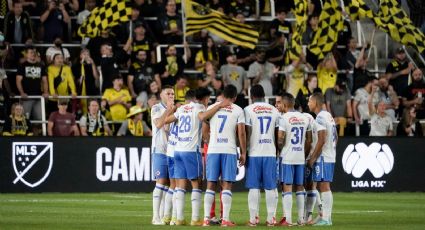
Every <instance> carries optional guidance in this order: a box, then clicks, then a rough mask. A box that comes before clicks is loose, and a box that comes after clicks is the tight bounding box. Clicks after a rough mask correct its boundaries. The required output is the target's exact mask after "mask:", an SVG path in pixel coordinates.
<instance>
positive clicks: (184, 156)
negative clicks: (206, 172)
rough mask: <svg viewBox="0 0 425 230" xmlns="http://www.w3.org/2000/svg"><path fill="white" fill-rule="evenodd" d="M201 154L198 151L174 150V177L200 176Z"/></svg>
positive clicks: (201, 169) (196, 177)
mask: <svg viewBox="0 0 425 230" xmlns="http://www.w3.org/2000/svg"><path fill="white" fill-rule="evenodd" d="M202 171H203V168H202V156H201V153H199V152H178V151H175V152H174V178H176V179H189V180H194V179H198V178H202Z"/></svg>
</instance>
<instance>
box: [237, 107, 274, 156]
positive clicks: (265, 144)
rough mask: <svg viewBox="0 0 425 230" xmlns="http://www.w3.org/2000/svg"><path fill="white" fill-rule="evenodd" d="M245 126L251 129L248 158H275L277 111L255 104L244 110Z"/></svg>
mask: <svg viewBox="0 0 425 230" xmlns="http://www.w3.org/2000/svg"><path fill="white" fill-rule="evenodd" d="M244 112H245V124H246V125H247V126H250V127H251V134H250V135H251V136H250V137H248V138H249V156H273V157H275V156H276V145H275V128H276V127H278V126H279V118H280V114H279V111H278V110H277V109H276V108H275V107H274V106H272V105H270V104H268V103H265V102H256V103H253V104H251V105H249V106H248V107H246V108H245V109H244Z"/></svg>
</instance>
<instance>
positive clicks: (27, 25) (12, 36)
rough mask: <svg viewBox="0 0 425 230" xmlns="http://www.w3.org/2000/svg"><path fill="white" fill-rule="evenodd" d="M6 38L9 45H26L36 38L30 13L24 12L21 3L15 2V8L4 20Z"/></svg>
mask: <svg viewBox="0 0 425 230" xmlns="http://www.w3.org/2000/svg"><path fill="white" fill-rule="evenodd" d="M4 37H5V40H6V41H7V42H9V43H19V44H21V43H24V42H25V41H26V40H28V39H33V38H34V32H33V27H32V22H31V19H30V15H29V14H28V12H26V11H23V8H22V3H21V2H20V1H13V8H12V10H11V11H9V12H8V13H7V14H6V17H5V19H4Z"/></svg>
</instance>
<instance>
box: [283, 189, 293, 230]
mask: <svg viewBox="0 0 425 230" xmlns="http://www.w3.org/2000/svg"><path fill="white" fill-rule="evenodd" d="M283 215H284V216H285V217H286V222H288V223H290V224H292V192H284V193H283Z"/></svg>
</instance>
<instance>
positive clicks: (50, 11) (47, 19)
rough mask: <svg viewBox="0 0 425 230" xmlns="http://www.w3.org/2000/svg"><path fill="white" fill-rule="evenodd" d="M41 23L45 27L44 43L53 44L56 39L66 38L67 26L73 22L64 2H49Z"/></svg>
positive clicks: (50, 0) (41, 17)
mask: <svg viewBox="0 0 425 230" xmlns="http://www.w3.org/2000/svg"><path fill="white" fill-rule="evenodd" d="M40 21H41V23H43V25H44V39H43V40H44V41H45V42H47V43H52V42H53V40H54V39H55V38H56V37H63V36H64V32H65V30H64V28H67V26H66V24H68V23H70V22H71V19H70V17H69V14H68V12H66V10H65V5H64V3H63V2H62V1H52V0H49V1H48V5H47V9H46V10H45V11H44V13H43V14H42V15H41V16H40Z"/></svg>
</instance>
